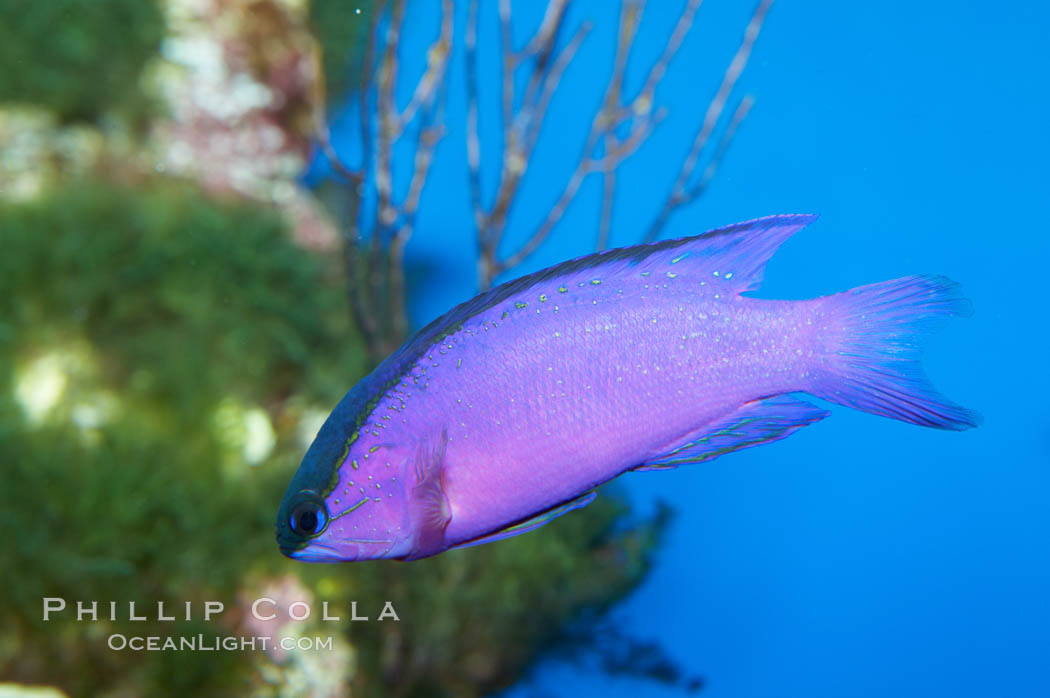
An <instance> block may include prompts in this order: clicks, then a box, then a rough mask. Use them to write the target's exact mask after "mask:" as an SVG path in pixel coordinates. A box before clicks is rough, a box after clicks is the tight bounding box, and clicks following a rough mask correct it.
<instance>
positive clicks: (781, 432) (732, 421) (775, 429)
mask: <svg viewBox="0 0 1050 698" xmlns="http://www.w3.org/2000/svg"><path fill="white" fill-rule="evenodd" d="M829 414H830V412H828V411H827V410H822V409H820V408H819V407H816V406H815V405H811V404H809V403H808V402H804V401H803V400H799V399H797V398H793V397H791V396H789V395H777V396H775V397H768V398H764V399H762V400H753V401H751V402H747V403H744V404H743V405H742V406H741V407H740V408H739V409H738V410H737V411H736V412H734V413H732V414H731V415H729V416H728V417H726V418H724V419H721V420H719V421H717V422H715V423H713V424H707V425H704V426H703V427H702V428H700V429H698V430H697V431H694V432H691V433H689V434H687V435H686V436H685V437H684V438H683V439H681V440H680V441H678V442H676V443H675V444H674V445H673V446H672V447H670V448H668V449H667V450H666V451H665V452H663V453H661V454H659V455H657V456H654V457H653V458H651V459H649V460H647V461H646V462H645V463H643V464H641V465H639V466H638V467H636V468H632V470H639V471H641V470H667V469H670V468H676V467H678V466H679V465H685V464H687V463H703V462H705V461H709V460H713V459H715V458H718V457H719V456H721V455H723V454H726V453H731V452H732V451H739V450H740V449H742V448H748V447H750V446H758V445H761V444H765V443H769V442H771V441H776V440H778V439H783V438H784V437H785V436H788V435H790V434H792V433H794V432H795V431H796V430H798V429H801V428H802V427H804V426H806V425H807V424H812V423H813V422H816V421H819V420H821V419H823V418H824V417H827V416H828V415H829Z"/></svg>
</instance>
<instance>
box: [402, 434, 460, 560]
mask: <svg viewBox="0 0 1050 698" xmlns="http://www.w3.org/2000/svg"><path fill="white" fill-rule="evenodd" d="M447 444H448V431H446V430H442V432H441V435H440V436H439V437H438V438H437V439H435V440H429V439H423V440H421V441H420V443H419V446H418V448H417V449H416V462H415V467H414V469H415V483H413V485H412V487H411V488H410V492H409V497H408V514H409V520H410V521H411V525H412V527H413V528H414V529H415V544H414V545H413V546H412V553H411V554H409V555H408V556H407V557H406V558H405V559H406V560H416V559H418V558H421V557H429V556H430V555H435V554H437V553H440V552H442V551H443V550H445V549H446V548H447V546H446V545H445V529H446V528H448V524H449V522H450V521H451V520H452V507H451V506H450V505H449V503H448V497H447V496H445V489H444V482H443V475H444V471H445V447H446V445H447Z"/></svg>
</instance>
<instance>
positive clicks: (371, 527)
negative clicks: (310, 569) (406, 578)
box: [277, 391, 413, 562]
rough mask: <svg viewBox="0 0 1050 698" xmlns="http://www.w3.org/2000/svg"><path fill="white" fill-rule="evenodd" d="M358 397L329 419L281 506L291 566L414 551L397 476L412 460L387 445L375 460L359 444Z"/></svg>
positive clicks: (370, 446) (372, 451)
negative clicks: (296, 561)
mask: <svg viewBox="0 0 1050 698" xmlns="http://www.w3.org/2000/svg"><path fill="white" fill-rule="evenodd" d="M353 398H354V391H351V392H350V393H348V394H347V397H345V398H344V399H343V401H342V402H340V404H339V406H338V407H336V409H335V410H334V411H333V412H332V414H331V415H330V416H329V417H328V420H327V421H326V422H325V424H324V426H322V427H321V430H320V432H318V434H317V437H316V438H315V439H314V441H313V443H312V444H311V445H310V448H309V450H307V452H306V455H305V456H304V457H303V460H302V463H301V464H300V466H299V469H298V471H296V473H295V476H294V477H293V478H292V481H291V483H289V485H288V488H287V490H286V491H285V494H284V498H283V499H282V500H281V504H280V507H279V508H278V511H277V543H278V545H279V546H280V549H281V552H282V553H284V554H285V555H287V556H288V557H290V558H292V559H295V560H302V561H306V562H349V561H355V560H375V559H382V558H403V557H405V556H406V555H408V554H409V553H410V552H411V549H412V546H413V540H412V536H411V533H410V530H411V526H410V525H409V521H408V510H407V507H406V505H405V493H404V478H401V477H397V476H398V475H400V474H401V472H402V464H403V462H404V461H405V460H406V458H407V457H406V456H405V455H403V454H401V453H400V450H399V449H398V448H396V446H393V445H390V444H387V445H384V448H383V451H384V452H383V453H382V454H380V453H377V447H376V446H375V445H374V443H371V442H369V441H368V440H367V439H366V438H363V437H362V438H359V437H358V434H357V431H356V430H357V427H356V426H354V425H355V424H356V423H357V422H358V421H359V420H357V419H356V414H357V412H358V410H356V409H354V407H355V405H354V404H353V403H354V400H353ZM369 455H371V456H372V457H371V458H369V457H368V456H369ZM379 456H382V457H379ZM391 463H393V464H394V465H396V466H397V467H391V466H390V464H391Z"/></svg>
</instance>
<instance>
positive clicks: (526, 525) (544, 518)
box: [450, 490, 598, 549]
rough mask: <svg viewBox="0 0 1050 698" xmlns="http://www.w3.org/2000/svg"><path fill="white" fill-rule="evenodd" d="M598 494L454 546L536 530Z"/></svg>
mask: <svg viewBox="0 0 1050 698" xmlns="http://www.w3.org/2000/svg"><path fill="white" fill-rule="evenodd" d="M596 496H598V493H597V492H594V491H593V490H592V491H590V492H588V493H587V494H584V495H582V496H580V497H577V498H576V499H572V500H569V501H568V502H565V503H563V504H558V505H556V506H553V507H551V508H550V509H547V510H545V511H543V512H541V513H539V514H537V515H536V516H533V517H532V518H529V519H525V520H524V521H519V522H518V523H516V524H512V525H510V526H507V527H506V528H502V529H500V530H498V531H496V532H494V533H489V534H488V535H484V536H481V537H480V538H474V539H473V540H468V541H467V542H466V543H460V544H459V545H453V546H452V548H470V547H472V546H475V545H481V544H482V543H491V542H493V541H497V540H503V539H504V538H511V537H513V536H518V535H521V534H522V533H528V532H529V531H535V530H536V529H537V528H539V527H540V526H542V525H543V524H545V523H548V522H549V521H552V520H554V519H556V518H558V517H559V516H561V515H562V514H567V513H568V512H570V511H572V510H573V509H579V508H581V507H585V506H587V505H588V504H590V503H591V502H593V501H594V498H595V497H596ZM450 549H451V548H450Z"/></svg>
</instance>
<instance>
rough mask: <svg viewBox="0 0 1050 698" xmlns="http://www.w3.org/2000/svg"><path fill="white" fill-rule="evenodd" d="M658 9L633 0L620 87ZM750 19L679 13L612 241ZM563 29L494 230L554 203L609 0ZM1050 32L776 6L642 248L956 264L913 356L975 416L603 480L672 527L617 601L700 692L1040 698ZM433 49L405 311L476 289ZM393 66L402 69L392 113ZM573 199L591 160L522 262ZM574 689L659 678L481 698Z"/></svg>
mask: <svg viewBox="0 0 1050 698" xmlns="http://www.w3.org/2000/svg"><path fill="white" fill-rule="evenodd" d="M680 4H681V3H679V2H669V1H655V2H650V3H649V7H648V8H647V10H646V14H645V18H644V23H643V26H642V31H641V34H640V38H639V41H638V45H637V49H636V54H635V56H634V57H633V60H632V64H631V65H632V68H631V70H630V71H629V74H628V76H629V87H630V86H631V85H634V86H637V85H638V84H639V82H640V80H641V78H642V76H643V75H644V69H645V68H646V66H648V64H649V63H650V62H651V60H652V59H653V58H654V57H655V56H656V55H657V54H658V52H659V51H660V49H661V48H662V42H663V39H664V38H665V37H666V36H667V33H668V32H669V31H670V27H671V26H672V24H673V22H674V20H675V18H676V16H677V12H678V9H679V7H680ZM410 5H411V8H412V10H411V12H410V18H409V21H408V23H407V26H406V33H405V39H404V40H405V47H406V48H405V56H406V57H411V56H418V55H422V53H423V50H424V48H425V45H426V44H427V43H428V42H429V41H430V40H431V39H432V37H433V35H434V32H435V26H436V10H435V9H432V8H431V7H430V6H429V4H427V3H422V2H416V3H410ZM435 5H436V3H435ZM752 9H753V5H752V3H751V2H738V1H736V0H708V1H707V2H706V3H705V4H704V6H703V8H702V9H701V11H700V13H699V15H698V19H697V24H696V27H695V29H694V33H693V34H692V35H691V36H690V38H689V39H688V41H687V42H686V44H685V45H684V47H683V49H682V51H681V53H680V54H679V56H678V58H677V60H676V61H675V62H674V63H673V64H672V66H671V70H670V72H669V75H668V77H667V79H666V81H665V83H664V85H663V87H662V88H661V90H660V91H659V93H658V96H657V100H658V102H659V103H661V104H664V105H666V106H667V107H668V108H669V110H670V114H669V117H668V118H667V120H666V122H665V123H664V124H663V125H662V126H660V128H659V129H658V131H657V132H656V134H655V135H654V136H653V138H652V139H651V140H650V142H649V143H648V144H647V145H646V146H645V147H644V148H643V149H642V150H641V152H639V153H638V154H637V155H636V156H635V157H633V158H632V159H631V160H630V161H629V162H628V164H627V165H626V167H625V168H624V170H623V171H622V173H621V176H620V178H619V190H618V198H617V201H616V208H615V218H614V226H613V243H614V244H616V245H621V244H629V243H633V242H636V241H637V240H638V239H639V236H640V235H641V233H642V231H643V230H644V228H645V226H646V225H647V224H648V222H649V220H650V219H651V217H652V215H653V213H654V212H655V210H656V207H657V206H658V204H659V202H660V201H662V197H664V196H665V195H666V193H667V191H668V188H669V186H670V183H671V181H672V179H673V178H674V176H675V174H676V172H677V168H678V165H679V163H680V161H681V157H682V155H683V154H684V152H685V148H686V144H687V143H688V142H689V141H690V139H691V138H692V134H693V129H694V128H695V126H696V124H698V123H699V120H700V119H701V117H702V115H703V110H704V109H705V108H706V105H707V102H708V100H709V98H710V97H711V95H712V94H713V92H714V90H715V87H716V86H717V83H718V81H719V79H720V77H721V73H722V69H723V67H724V65H725V64H726V63H727V62H728V60H729V58H730V57H731V56H732V53H733V51H734V50H735V47H736V44H737V42H738V40H739V37H740V35H741V32H742V29H743V27H744V25H745V24H746V22H747V20H748V18H749V16H750V12H751V10H752ZM459 10H460V16H458V17H457V20H459V21H462V10H463V8H462V7H460V8H459ZM515 13H516V30H517V43H518V45H520V44H521V42H522V41H524V39H525V37H526V35H527V32H528V31H529V30H531V28H532V27H534V26H535V24H536V23H537V22H538V20H539V17H540V3H525V2H522V1H521V0H519V2H517V3H515ZM584 18H590V19H591V20H593V21H594V23H595V27H594V31H593V33H592V36H591V37H590V38H589V39H588V40H587V43H586V44H585V45H584V49H583V50H582V52H581V54H580V56H579V57H578V59H577V61H576V63H574V65H573V66H572V68H571V69H570V70H569V72H568V73H567V74H566V75H565V77H564V80H563V83H562V86H561V89H560V91H559V92H558V95H557V97H556V98H555V100H554V102H553V104H552V107H551V111H550V115H549V117H548V123H547V125H546V127H545V129H544V131H543V135H542V140H541V147H540V150H539V152H538V153H537V157H536V158H535V160H534V161H533V164H532V169H531V170H530V172H529V175H528V178H527V180H526V185H525V187H524V190H523V192H522V196H521V199H520V200H519V202H518V204H517V206H516V208H515V209H514V211H513V213H512V225H511V229H510V232H509V233H508V238H509V240H508V242H512V243H513V242H520V241H521V240H522V239H523V237H524V236H525V235H527V234H528V233H529V232H530V231H531V230H532V229H534V228H535V227H536V226H537V225H538V224H539V222H540V221H541V220H542V217H543V215H544V214H545V213H546V211H547V209H548V208H549V207H550V206H551V204H552V203H553V202H554V200H555V199H556V197H557V194H558V193H559V191H560V189H559V188H558V187H560V186H561V183H563V182H564V181H565V180H566V178H567V177H568V174H569V172H570V170H571V168H572V166H573V165H574V163H575V159H576V157H577V156H578V153H579V149H580V145H581V143H582V140H583V137H584V135H585V133H586V129H587V128H588V126H589V123H590V117H591V114H592V113H593V110H594V109H595V107H596V106H597V104H598V101H599V99H600V96H601V90H602V89H603V87H604V84H605V80H606V77H607V75H608V71H609V66H610V62H611V55H612V50H613V37H614V29H615V20H616V7H615V3H612V2H608V3H606V2H601V1H599V0H590V1H588V2H581V3H580V4H579V6H578V7H576V9H575V10H574V11H573V13H572V15H571V22H570V24H572V25H573V26H574V25H575V23H577V22H579V21H581V20H582V19H584ZM459 26H460V27H462V24H460V25H459ZM495 27H496V25H495V12H494V9H493V8H488V7H487V8H486V11H485V12H483V17H482V37H481V57H480V59H481V73H480V83H481V85H482V110H483V113H482V139H483V146H487V147H486V148H484V160H485V162H484V167H485V175H484V176H485V182H486V194H487V195H490V194H491V191H492V188H493V183H494V181H495V172H496V169H495V167H496V165H495V163H496V161H495V148H494V147H493V146H494V145H495V144H497V143H498V139H499V135H498V133H499V131H498V129H499V122H498V118H497V114H498V103H497V94H496V87H495V86H496V85H498V72H497V71H498V66H497V63H496V57H497V53H496V50H497V43H496V40H495V31H494V29H495ZM1048 29H1050V10H1048V6H1047V5H1046V4H1045V3H1035V2H1029V3H1023V2H999V3H995V4H994V5H986V4H981V3H958V2H946V1H944V2H920V3H907V2H886V3H841V2H830V1H824V2H788V1H786V0H785V1H782V2H779V3H778V4H777V5H776V6H775V7H774V8H773V11H772V13H771V15H770V17H769V21H768V23H767V26H766V28H765V31H764V33H763V35H762V37H761V38H760V40H759V42H758V45H757V47H756V52H755V56H754V58H753V60H752V63H751V65H750V67H749V68H748V72H747V74H746V75H745V77H744V78H743V80H742V81H741V86H740V87H741V88H742V92H741V94H743V93H744V92H747V93H751V94H754V95H755V96H756V97H757V100H758V101H757V105H756V107H755V109H754V110H753V112H752V114H751V116H750V117H749V118H748V120H747V122H746V123H745V124H744V126H743V128H742V130H741V132H740V134H739V136H738V139H737V142H736V143H735V145H734V146H733V149H732V151H731V152H730V154H729V156H728V159H727V160H726V162H725V164H724V166H723V168H722V170H721V174H720V175H719V176H718V178H717V180H716V181H715V183H714V184H713V186H712V187H711V189H710V192H709V194H708V196H707V197H705V198H704V199H703V200H702V202H701V203H699V204H697V205H694V206H693V207H691V208H689V209H687V210H685V211H683V212H681V213H680V214H678V216H677V217H676V218H675V219H674V220H673V221H672V223H671V225H670V226H668V228H667V230H666V231H665V237H674V236H679V235H686V234H693V233H697V232H700V231H702V230H705V229H708V228H711V227H715V226H719V225H723V224H727V223H731V222H734V221H739V220H744V219H748V218H754V217H757V216H763V215H768V214H773V213H789V212H814V213H819V214H820V216H821V218H820V220H819V221H818V222H816V223H815V224H813V225H812V226H811V227H810V228H808V229H806V230H805V231H803V232H802V233H801V234H799V235H798V236H796V237H795V238H794V239H792V240H790V241H789V242H788V243H787V244H785V245H784V247H783V248H782V249H781V250H780V251H779V253H778V254H777V255H776V257H775V258H774V259H773V261H772V262H771V263H770V265H769V268H768V273H767V275H766V281H765V283H764V285H763V287H762V289H761V291H760V292H759V294H758V295H761V296H763V297H771V298H807V297H811V296H816V295H820V294H826V293H831V292H835V291H839V290H842V289H846V288H849V287H853V286H857V285H860V284H866V283H871V282H875V281H880V280H884V279H890V278H894V277H898V276H902V275H907V274H913V273H941V274H946V275H948V276H950V277H952V278H954V279H956V280H957V281H959V282H961V283H962V284H963V286H964V288H965V291H966V293H967V295H969V296H970V297H971V298H972V299H973V301H974V304H975V307H976V314H975V316H974V317H973V318H970V319H967V320H956V321H953V322H952V323H950V324H949V326H947V327H946V328H945V329H944V330H943V331H941V332H940V333H938V334H937V335H936V336H934V337H933V338H931V341H930V342H929V344H928V350H927V352H926V357H925V364H926V366H927V369H928V373H929V374H930V376H931V378H932V379H933V381H934V383H935V384H936V385H937V386H938V387H939V388H940V389H941V390H943V391H944V392H945V393H946V394H947V395H949V396H950V397H951V398H953V399H955V400H957V401H959V402H961V403H962V404H964V405H966V406H969V407H973V408H976V409H978V410H980V411H981V412H982V413H983V414H984V416H985V420H986V421H985V424H984V425H983V426H982V427H981V428H979V429H977V430H975V431H971V432H967V433H950V432H940V431H936V430H932V429H922V428H919V427H915V426H911V425H907V424H902V423H899V422H895V421H892V420H889V419H882V418H878V417H874V416H871V415H866V414H861V413H858V412H854V411H851V410H849V409H846V408H840V407H834V408H832V409H833V412H834V414H833V415H832V417H831V418H829V419H827V420H825V421H824V422H821V423H820V424H818V425H815V426H813V427H810V428H807V429H804V430H802V431H801V432H799V433H798V434H796V435H794V436H792V437H791V438H790V439H787V440H786V441H783V442H780V443H777V444H774V445H771V446H767V447H763V448H757V449H750V450H747V451H744V452H741V453H737V454H732V455H729V456H727V457H725V458H722V459H719V460H718V461H716V462H713V463H709V464H704V465H701V466H695V467H687V468H683V469H679V470H677V471H673V472H654V473H638V474H631V475H628V476H625V477H623V478H621V481H622V482H623V483H624V484H625V485H626V486H627V487H628V488H629V489H630V491H631V492H632V493H633V496H634V497H635V499H636V501H637V502H638V504H639V506H640V507H642V509H643V510H647V509H649V508H650V507H651V506H652V503H653V502H654V501H655V499H656V498H662V499H665V500H667V501H668V502H669V503H671V504H672V505H673V507H674V508H675V510H676V512H677V518H676V519H675V521H674V524H673V527H672V529H671V531H670V536H669V539H668V541H667V544H666V546H665V547H664V548H663V549H662V550H661V551H660V553H659V556H658V560H657V564H656V567H655V569H654V571H653V573H652V575H651V577H650V579H649V580H648V582H647V583H646V584H645V586H644V587H643V588H642V589H641V590H640V591H639V592H638V593H637V594H635V595H634V596H633V597H632V598H630V599H629V600H628V601H627V602H626V603H625V604H623V605H622V606H621V607H620V608H618V609H617V610H616V611H615V612H614V617H615V618H616V620H617V621H618V622H619V623H620V624H621V626H622V627H623V629H624V630H626V631H628V632H630V633H633V634H636V635H638V636H641V637H643V638H651V639H658V640H660V641H661V642H662V643H663V644H664V646H665V647H666V648H668V650H669V651H670V653H671V655H672V656H673V657H674V658H675V659H676V660H677V661H678V662H679V663H680V664H681V665H682V666H683V667H684V668H685V669H686V671H687V672H688V673H689V674H700V675H703V676H704V677H705V678H706V679H707V681H708V686H707V688H706V689H705V691H704V693H703V695H705V696H710V698H723V697H727V696H810V697H820V696H828V697H829V698H832V697H833V698H841V697H843V696H887V695H893V696H923V697H926V696H948V695H950V696H956V697H958V696H982V697H983V696H1033V697H1035V696H1040V697H1045V696H1048V695H1050V599H1048V589H1050V545H1048V538H1050V536H1048V533H1050V506H1048V499H1050V498H1048V494H1050V476H1048V471H1050V411H1048V398H1047V396H1048V395H1050V380H1048V369H1047V353H1048V351H1047V346H1048V341H1047V340H1048V331H1047V326H1048V322H1047V319H1046V302H1045V298H1046V295H1045V294H1046V291H1045V289H1046V284H1045V283H1044V282H1043V277H1044V275H1045V274H1047V272H1048V264H1050V234H1048V230H1047V229H1048V223H1047V221H1048V220H1050V215H1048V214H1050V187H1048V177H1047V170H1046V165H1047V162H1048V156H1050V147H1048V145H1050V139H1048V136H1047V128H1046V124H1047V123H1050V114H1048V112H1050V110H1048V108H1047V107H1048V103H1050V101H1048V93H1050V91H1048V86H1050V60H1048V57H1050V48H1048V46H1050V43H1048V42H1047V40H1046V36H1047V34H1048ZM460 49H461V47H457V56H456V62H455V63H454V65H453V73H452V83H451V85H450V92H449V94H450V96H451V99H450V103H449V106H448V117H449V118H448V122H449V131H448V134H447V136H446V138H445V140H444V141H443V142H442V144H441V146H440V148H439V151H438V155H437V162H436V165H435V167H434V171H433V172H432V174H431V177H430V180H429V186H428V188H427V189H426V191H425V193H424V195H423V201H422V205H421V214H420V217H419V225H418V230H417V232H416V234H415V237H414V239H413V240H412V242H411V244H410V246H409V248H408V261H409V264H410V265H411V266H413V268H419V269H425V270H426V273H424V274H421V275H419V276H417V277H415V278H416V282H415V283H414V284H413V286H412V287H411V289H410V291H411V315H412V319H413V321H414V323H415V324H416V325H417V326H421V325H422V324H424V323H425V322H427V321H429V320H430V319H432V318H434V317H436V316H437V315H439V314H441V313H442V312H444V311H445V310H447V309H448V308H449V307H451V306H452V305H453V304H455V303H457V302H459V301H462V300H465V299H467V298H469V297H470V296H472V295H473V294H474V293H475V291H476V287H475V257H474V242H473V231H472V229H471V226H470V223H469V221H470V211H469V207H468V194H467V188H466V181H467V179H466V165H465V150H464V145H463V131H462V124H463V122H464V109H465V107H464V100H463V71H462V62H461V59H462V56H461V53H460ZM421 68H422V65H421V63H413V62H412V61H410V60H409V61H407V62H406V65H405V67H404V69H405V71H406V74H407V75H408V76H415V75H417V74H418V72H419V71H420V70H421ZM411 83H412V81H411V80H410V79H406V80H403V81H402V88H403V89H402V92H403V95H402V103H404V100H405V99H407V96H408V90H409V89H410V87H411ZM356 129H357V126H356V124H355V123H354V119H353V116H352V115H351V116H347V115H344V116H342V117H340V118H338V119H337V120H336V122H335V139H336V143H337V146H338V148H339V149H340V151H341V152H344V153H345V154H346V156H347V158H348V159H350V160H353V158H354V157H355V153H356V146H355V144H354V139H355V137H356V133H357V131H356ZM400 154H401V155H402V160H401V161H400V162H401V171H400V175H401V176H400V177H399V178H398V186H399V187H401V191H403V190H404V187H405V186H406V184H407V174H408V172H407V166H408V161H407V160H406V159H404V157H403V156H405V155H407V154H408V151H402V152H401V153H400ZM324 169H325V168H324V167H323V165H318V166H317V167H316V168H315V171H314V173H313V176H314V177H317V176H319V175H321V174H323V172H324ZM598 201H599V181H598V179H597V178H592V179H591V180H590V181H589V183H588V185H587V186H585V188H584V189H583V191H582V192H581V195H580V197H579V199H578V200H577V202H576V203H575V205H574V206H573V207H572V208H571V209H570V210H569V211H568V213H567V214H566V216H565V218H564V220H563V221H562V223H561V225H560V226H559V228H558V229H557V231H556V232H555V234H554V235H553V236H552V238H551V239H550V241H549V243H548V244H546V245H545V246H544V247H543V248H542V249H541V250H540V252H539V253H538V254H537V255H535V256H534V257H533V258H531V259H530V260H529V262H528V263H527V264H526V265H525V266H524V267H522V268H521V269H520V270H519V273H520V272H525V271H529V270H532V269H536V268H540V267H543V266H547V265H549V264H551V263H554V262H556V261H560V260H562V259H566V258H568V257H572V256H576V255H579V254H584V253H587V252H588V251H590V250H591V248H592V246H593V244H594V243H593V241H594V239H595V235H596V229H597V222H598ZM599 691H600V692H601V693H602V694H603V695H604V696H606V697H607V698H615V697H618V696H625V697H626V696H635V695H638V694H639V692H642V693H643V694H646V695H654V696H680V695H682V692H681V690H677V689H664V688H661V687H658V686H654V685H652V684H648V683H638V682H635V681H630V680H624V679H610V678H606V677H603V676H600V675H597V674H594V673H591V672H580V671H579V670H578V669H577V668H575V667H573V666H570V665H565V664H561V663H559V662H557V661H552V662H548V663H545V664H544V665H543V666H541V667H540V669H539V670H538V671H537V672H536V674H535V676H534V677H533V678H531V679H530V680H529V681H528V682H527V683H526V684H525V685H523V686H520V687H518V688H516V689H514V690H512V691H510V692H508V693H507V696H508V698H525V697H528V696H533V695H586V694H593V693H597V692H599Z"/></svg>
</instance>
